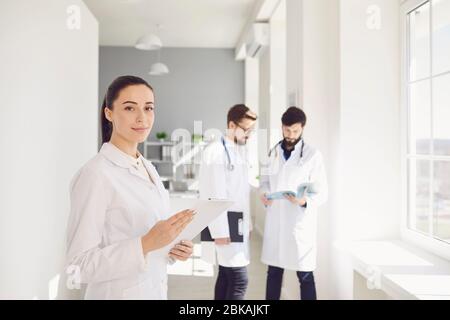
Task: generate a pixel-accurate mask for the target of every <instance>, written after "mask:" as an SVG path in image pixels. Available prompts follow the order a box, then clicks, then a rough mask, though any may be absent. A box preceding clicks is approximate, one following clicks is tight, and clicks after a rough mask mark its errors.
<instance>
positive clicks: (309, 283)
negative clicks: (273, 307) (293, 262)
mask: <svg viewBox="0 0 450 320" xmlns="http://www.w3.org/2000/svg"><path fill="white" fill-rule="evenodd" d="M283 273H284V269H282V268H278V267H273V266H269V269H268V270H267V283H266V300H280V295H281V283H282V282H283ZM297 278H298V281H299V283H300V299H301V300H316V299H317V297H316V284H315V282H314V275H313V272H312V271H310V272H303V271H297Z"/></svg>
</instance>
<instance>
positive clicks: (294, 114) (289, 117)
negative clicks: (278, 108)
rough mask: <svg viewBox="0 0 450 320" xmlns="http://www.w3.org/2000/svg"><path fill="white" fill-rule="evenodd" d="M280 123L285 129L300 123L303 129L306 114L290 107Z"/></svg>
mask: <svg viewBox="0 0 450 320" xmlns="http://www.w3.org/2000/svg"><path fill="white" fill-rule="evenodd" d="M281 123H282V124H283V125H285V126H287V127H290V126H292V125H294V124H296V123H300V124H301V125H302V127H304V126H305V125H306V114H305V113H304V112H303V110H302V109H300V108H297V107H290V108H289V109H287V110H286V112H285V113H284V114H283V116H282V117H281Z"/></svg>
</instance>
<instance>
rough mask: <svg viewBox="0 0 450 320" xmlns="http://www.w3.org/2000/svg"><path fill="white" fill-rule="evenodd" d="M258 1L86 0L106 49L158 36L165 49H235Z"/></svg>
mask: <svg viewBox="0 0 450 320" xmlns="http://www.w3.org/2000/svg"><path fill="white" fill-rule="evenodd" d="M256 1H257V0H84V2H85V3H86V5H87V6H88V7H89V9H90V10H91V12H92V13H93V14H94V15H95V16H96V18H97V20H98V22H99V29H100V45H102V46H134V44H135V42H136V40H137V38H139V37H140V36H142V35H144V34H146V33H156V34H157V35H158V36H159V37H160V38H161V40H162V42H163V46H165V47H188V48H233V47H235V45H236V43H237V42H238V39H239V36H240V35H241V32H242V30H243V29H244V27H245V25H246V22H247V21H248V19H249V18H250V17H251V14H252V12H253V6H254V5H255V2H256ZM158 24H160V25H161V28H160V29H159V31H158V28H157V25H158Z"/></svg>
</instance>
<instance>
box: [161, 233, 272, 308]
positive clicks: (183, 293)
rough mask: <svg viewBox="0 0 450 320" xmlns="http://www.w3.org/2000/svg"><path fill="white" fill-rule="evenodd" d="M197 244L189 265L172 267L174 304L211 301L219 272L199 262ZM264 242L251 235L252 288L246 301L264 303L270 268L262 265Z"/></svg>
mask: <svg viewBox="0 0 450 320" xmlns="http://www.w3.org/2000/svg"><path fill="white" fill-rule="evenodd" d="M194 242H195V248H194V254H193V257H192V258H191V259H189V260H188V261H186V262H177V263H176V264H175V265H173V266H170V267H169V270H168V271H169V291H168V298H169V299H171V300H184V299H189V300H212V299H213V298H214V285H215V282H216V276H217V272H216V269H215V268H214V267H213V266H212V265H210V264H208V263H206V262H204V261H202V260H201V259H200V250H201V247H200V242H199V241H198V240H196V241H194ZM261 244H262V239H261V236H260V235H259V234H257V232H252V239H251V249H250V250H251V263H250V265H249V266H248V277H249V285H248V289H247V293H246V296H245V298H246V299H248V300H263V299H264V297H265V291H266V289H265V288H266V271H267V267H266V266H265V265H264V264H262V263H261V260H260V256H261Z"/></svg>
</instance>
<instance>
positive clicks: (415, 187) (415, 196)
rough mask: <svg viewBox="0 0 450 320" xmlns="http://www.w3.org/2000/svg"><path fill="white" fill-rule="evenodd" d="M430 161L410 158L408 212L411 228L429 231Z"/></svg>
mask: <svg viewBox="0 0 450 320" xmlns="http://www.w3.org/2000/svg"><path fill="white" fill-rule="evenodd" d="M430 165H431V164H430V161H428V160H416V159H410V160H409V192H408V199H409V200H408V201H409V205H408V214H409V227H410V228H411V229H414V230H417V231H422V232H424V233H428V232H429V222H430V220H429V217H430V211H431V210H430V178H431V177H430Z"/></svg>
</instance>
